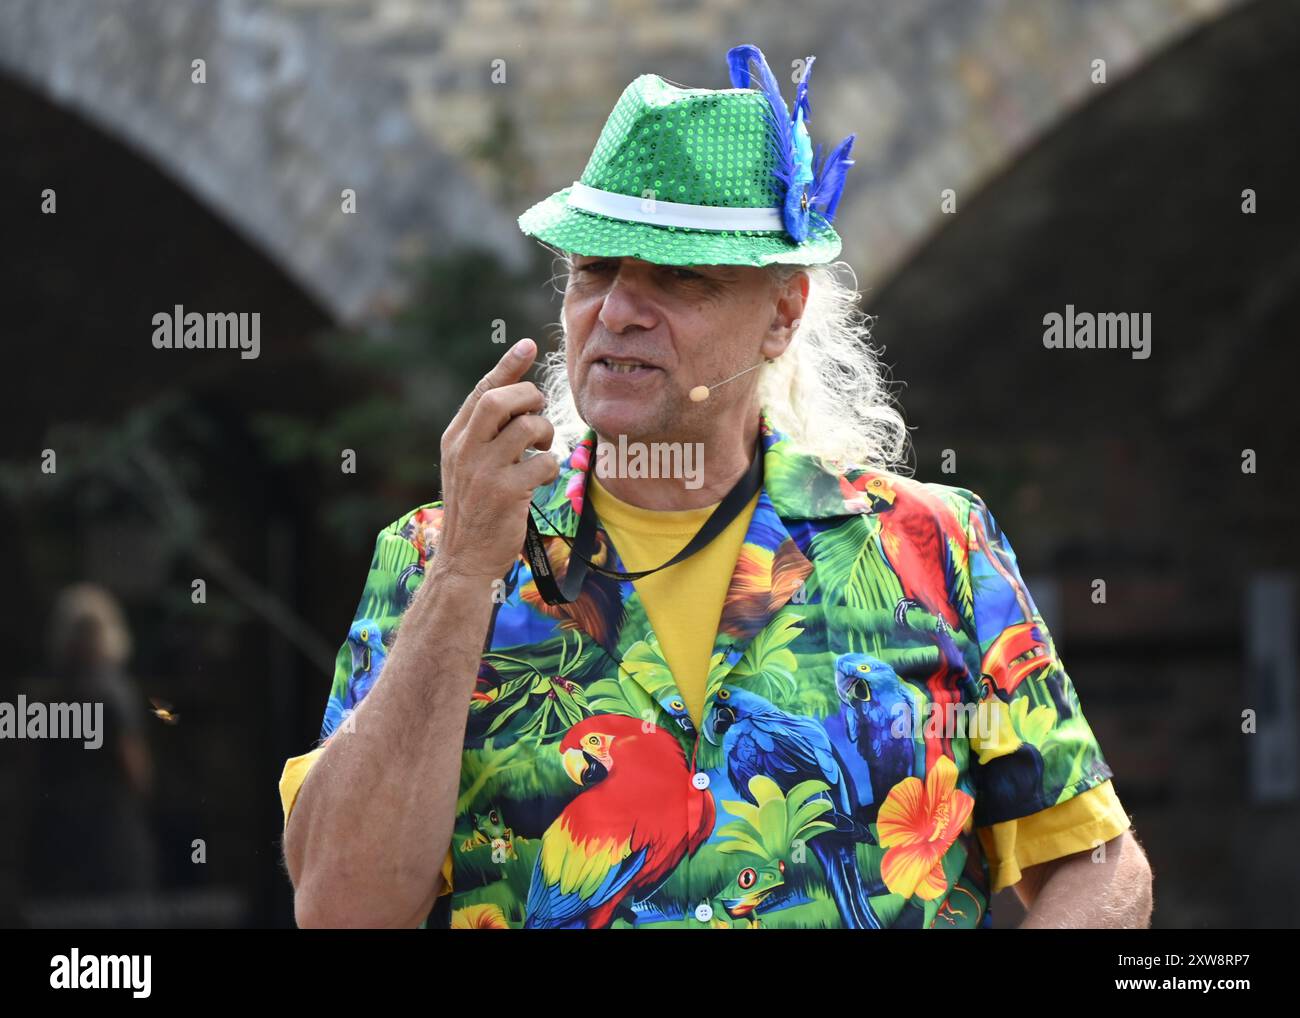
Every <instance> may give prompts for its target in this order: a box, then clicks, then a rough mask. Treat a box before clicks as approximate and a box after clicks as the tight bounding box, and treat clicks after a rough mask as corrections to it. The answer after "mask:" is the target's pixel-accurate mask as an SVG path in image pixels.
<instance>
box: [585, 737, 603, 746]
mask: <svg viewBox="0 0 1300 1018" xmlns="http://www.w3.org/2000/svg"><path fill="white" fill-rule="evenodd" d="M587 745H588V746H599V745H600V736H599V735H588V736H587Z"/></svg>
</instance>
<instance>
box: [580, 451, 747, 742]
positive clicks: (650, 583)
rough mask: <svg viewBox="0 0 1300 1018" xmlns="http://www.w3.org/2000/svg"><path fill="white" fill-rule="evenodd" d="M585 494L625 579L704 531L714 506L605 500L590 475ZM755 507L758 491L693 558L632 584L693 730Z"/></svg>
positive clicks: (699, 721)
mask: <svg viewBox="0 0 1300 1018" xmlns="http://www.w3.org/2000/svg"><path fill="white" fill-rule="evenodd" d="M589 488H590V493H591V505H592V508H593V509H595V510H596V515H597V517H599V519H600V522H601V525H602V526H603V527H604V528H605V530H606V531H608V533H609V536H610V537H611V538H612V539H613V541H614V547H615V548H616V549H618V553H619V556H620V557H621V558H622V559H623V569H624V571H625V572H629V573H634V572H637V571H638V570H641V569H653V568H654V567H655V566H657V565H659V564H661V563H663V562H667V561H668V560H669V559H670V558H672V557H673V556H674V555H676V554H677V553H678V552H679V551H681V550H682V548H683V547H684V546H685V544H686V542H687V541H689V540H690V539H691V538H692V537H694V536H695V533H696V532H697V531H698V530H699V529H700V527H702V526H704V521H705V520H707V519H708V518H709V517H710V516H711V515H713V510H714V509H716V508H717V505H718V503H716V502H715V503H714V504H713V505H709V506H704V507H703V508H700V509H672V510H654V509H642V508H641V507H640V506H635V505H630V504H629V503H627V502H624V501H622V500H620V499H617V498H615V497H614V496H613V495H611V494H610V493H609V492H608V491H606V490H605V489H604V487H602V486H601V484H600V481H599V480H597V479H596V475H595V473H594V472H593V473H592V475H591V478H590V481H589ZM757 505H758V492H755V493H754V497H753V498H751V499H750V500H749V504H748V505H746V506H745V508H744V509H743V510H741V512H740V513H739V514H738V515H737V516H736V518H735V519H734V520H732V521H731V523H730V525H728V527H727V529H726V530H724V531H723V532H722V533H721V534H719V535H718V536H717V537H715V538H714V539H713V540H712V541H710V542H709V543H708V544H706V545H705V546H704V547H703V548H701V549H700V550H699V551H697V552H696V553H695V554H694V555H692V556H690V557H689V558H687V559H685V560H684V561H682V562H678V563H676V564H675V565H671V566H669V567H668V568H667V569H661V570H659V572H657V573H651V574H650V575H649V576H643V577H642V578H641V579H639V580H633V581H632V585H633V586H634V587H636V592H637V593H638V594H639V595H640V596H641V603H642V604H643V605H644V606H645V612H646V617H647V618H648V619H649V620H650V625H651V627H652V628H653V629H654V631H655V635H656V636H657V637H659V649H660V650H661V651H663V655H664V660H665V661H667V662H668V670H669V671H670V672H672V674H673V680H674V681H675V682H676V683H677V688H678V689H679V690H681V694H682V699H683V700H685V701H686V710H687V713H689V714H690V716H691V720H692V721H694V722H695V727H696V728H697V729H698V728H700V726H701V725H703V723H704V695H705V690H706V684H707V682H708V677H709V659H710V657H711V656H712V654H713V641H714V639H715V638H716V637H717V635H718V622H719V621H720V620H721V618H722V602H723V600H724V599H725V598H726V596H727V588H728V587H729V586H730V585H731V573H732V571H733V570H734V569H735V568H736V559H738V558H739V557H740V546H741V545H742V544H744V543H745V533H746V531H748V530H749V522H750V519H751V518H752V517H753V515H754V508H755V506H757Z"/></svg>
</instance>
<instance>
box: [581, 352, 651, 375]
mask: <svg viewBox="0 0 1300 1018" xmlns="http://www.w3.org/2000/svg"><path fill="white" fill-rule="evenodd" d="M594 366H595V367H596V369H597V370H598V371H600V372H601V373H608V374H610V375H618V376H621V377H632V376H635V375H644V374H647V373H649V372H651V371H658V370H659V369H658V368H656V367H655V366H654V365H652V364H646V363H645V362H644V361H636V360H622V359H610V358H608V357H605V358H602V359H600V360H598V361H595V362H594Z"/></svg>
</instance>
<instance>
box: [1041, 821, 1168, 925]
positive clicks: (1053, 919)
mask: <svg viewBox="0 0 1300 1018" xmlns="http://www.w3.org/2000/svg"><path fill="white" fill-rule="evenodd" d="M1023 897H1025V895H1024V894H1023V893H1022V898H1023ZM1029 897H1030V899H1031V904H1030V905H1029V909H1028V912H1027V914H1026V915H1025V918H1024V921H1023V922H1022V923H1021V924H1020V928H1021V929H1080V928H1087V929H1098V928H1112V929H1146V928H1147V927H1148V926H1150V925H1151V907H1152V893H1151V867H1150V864H1149V863H1148V862H1147V859H1146V856H1145V854H1144V853H1143V852H1142V848H1141V846H1139V845H1138V843H1137V841H1136V839H1134V838H1133V837H1132V836H1131V834H1129V833H1127V832H1126V833H1125V834H1123V835H1120V836H1119V837H1117V838H1113V839H1112V840H1110V841H1108V842H1107V843H1106V854H1105V859H1104V861H1101V862H1095V861H1093V858H1092V853H1091V852H1087V853H1082V854H1080V855H1076V856H1071V857H1069V858H1066V859H1063V860H1061V862H1060V863H1059V865H1057V866H1055V867H1054V868H1052V869H1051V870H1050V872H1048V873H1047V875H1046V876H1045V877H1044V879H1043V880H1042V882H1041V885H1040V886H1037V887H1035V888H1033V889H1031V892H1030V895H1029Z"/></svg>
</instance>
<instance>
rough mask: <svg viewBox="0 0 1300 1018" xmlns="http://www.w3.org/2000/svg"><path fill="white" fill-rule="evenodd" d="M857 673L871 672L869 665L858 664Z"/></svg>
mask: <svg viewBox="0 0 1300 1018" xmlns="http://www.w3.org/2000/svg"><path fill="white" fill-rule="evenodd" d="M858 671H860V672H869V671H871V665H869V664H866V663H863V664H860V665H858Z"/></svg>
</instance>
